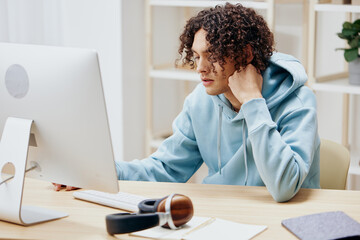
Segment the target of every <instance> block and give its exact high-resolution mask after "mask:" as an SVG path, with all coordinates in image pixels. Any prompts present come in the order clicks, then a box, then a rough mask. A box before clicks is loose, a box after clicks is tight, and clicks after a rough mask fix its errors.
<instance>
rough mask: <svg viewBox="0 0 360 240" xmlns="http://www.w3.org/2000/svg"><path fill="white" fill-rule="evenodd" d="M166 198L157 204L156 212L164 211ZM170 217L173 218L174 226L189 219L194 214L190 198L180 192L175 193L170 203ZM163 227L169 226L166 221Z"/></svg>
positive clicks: (178, 225)
mask: <svg viewBox="0 0 360 240" xmlns="http://www.w3.org/2000/svg"><path fill="white" fill-rule="evenodd" d="M165 205H166V199H162V200H161V201H160V202H159V204H158V206H157V212H166V210H165V208H166V207H165ZM170 209H171V210H170V211H171V213H170V217H171V218H172V220H173V223H174V225H175V227H180V226H182V225H184V224H185V223H187V222H188V221H190V220H191V218H192V217H193V215H194V208H193V205H192V202H191V199H190V198H189V197H187V196H185V195H182V194H175V195H174V196H173V198H172V199H171V203H170ZM163 227H166V228H169V224H168V223H166V224H165V225H164V226H163Z"/></svg>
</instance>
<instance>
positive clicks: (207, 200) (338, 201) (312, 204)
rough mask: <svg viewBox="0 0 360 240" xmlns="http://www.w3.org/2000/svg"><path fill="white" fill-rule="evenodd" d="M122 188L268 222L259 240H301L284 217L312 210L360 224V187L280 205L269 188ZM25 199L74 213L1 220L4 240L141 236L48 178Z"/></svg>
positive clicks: (209, 213) (303, 194)
mask: <svg viewBox="0 0 360 240" xmlns="http://www.w3.org/2000/svg"><path fill="white" fill-rule="evenodd" d="M120 190H121V191H124V192H129V193H134V194H140V195H144V196H146V197H149V198H160V197H163V196H165V195H168V194H170V193H173V192H176V193H181V194H185V195H187V196H189V197H190V198H191V199H192V201H193V205H194V211H195V216H205V217H219V218H222V219H226V220H231V221H235V222H239V223H246V224H258V225H266V226H268V229H267V230H265V231H264V232H262V233H261V234H259V235H258V236H256V237H255V238H254V239H296V238H295V237H294V236H293V235H292V234H291V233H290V232H288V231H287V230H286V229H285V228H284V227H282V226H281V221H282V220H283V219H286V218H291V217H296V216H302V215H306V214H312V213H319V212H326V211H339V210H340V211H344V212H345V213H346V214H348V215H349V216H351V217H352V218H354V219H355V220H357V221H359V222H360V191H349V190H346V191H344V190H319V189H317V190H315V189H301V190H300V191H299V193H298V194H297V195H296V196H295V197H294V198H293V199H292V200H291V201H289V202H287V203H276V202H275V201H274V200H273V199H272V197H271V196H270V194H269V193H268V191H267V190H266V188H265V187H244V186H222V185H204V184H192V183H187V184H181V183H150V182H129V181H120ZM23 202H24V204H25V205H36V206H40V207H45V208H50V209H54V210H58V211H63V212H67V213H68V214H69V216H68V217H66V218H63V219H59V220H55V221H50V222H46V223H41V224H37V225H34V226H29V227H23V226H19V225H15V224H11V223H7V222H2V221H0V239H132V238H134V239H140V238H137V237H136V238H135V237H130V236H128V235H127V234H125V235H116V236H115V237H113V236H109V235H108V234H107V232H106V228H105V216H106V215H107V214H111V213H116V212H120V210H117V209H114V208H109V207H104V206H101V205H97V204H92V203H88V202H84V201H81V200H75V199H74V198H73V197H72V192H66V191H64V190H62V191H60V192H55V191H53V188H52V185H51V184H50V183H48V182H44V181H39V180H34V179H26V182H25V191H24V198H23Z"/></svg>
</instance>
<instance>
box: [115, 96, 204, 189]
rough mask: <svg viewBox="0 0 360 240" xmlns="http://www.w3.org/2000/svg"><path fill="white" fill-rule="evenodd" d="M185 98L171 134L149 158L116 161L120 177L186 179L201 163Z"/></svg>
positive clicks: (175, 180)
mask: <svg viewBox="0 0 360 240" xmlns="http://www.w3.org/2000/svg"><path fill="white" fill-rule="evenodd" d="M188 110H189V105H188V101H185V104H184V108H183V110H182V112H181V113H180V114H179V115H178V116H177V118H176V119H175V120H174V122H173V126H172V127H173V135H172V136H170V137H169V138H167V139H166V140H165V141H164V142H163V143H162V144H161V145H160V147H159V148H158V150H157V151H156V152H155V153H153V154H152V155H151V156H150V157H148V158H145V159H142V160H133V161H131V162H123V161H122V162H120V161H119V162H116V167H117V173H118V178H119V180H136V181H157V182H186V181H187V180H188V179H189V178H190V177H191V176H192V175H193V174H194V173H195V172H196V171H197V170H198V169H199V168H200V166H201V165H202V163H203V160H202V158H201V155H200V152H199V149H198V146H197V142H196V139H195V136H194V131H193V128H192V124H191V117H190V114H189V111H188Z"/></svg>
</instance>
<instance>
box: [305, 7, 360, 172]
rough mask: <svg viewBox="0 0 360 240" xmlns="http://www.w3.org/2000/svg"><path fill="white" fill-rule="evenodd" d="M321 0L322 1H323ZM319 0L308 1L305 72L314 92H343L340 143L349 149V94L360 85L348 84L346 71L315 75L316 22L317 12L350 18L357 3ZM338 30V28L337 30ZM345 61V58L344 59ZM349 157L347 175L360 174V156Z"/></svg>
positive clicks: (356, 10) (357, 92) (359, 10)
mask: <svg viewBox="0 0 360 240" xmlns="http://www.w3.org/2000/svg"><path fill="white" fill-rule="evenodd" d="M323 1H324V0H323ZM323 1H322V2H323ZM322 2H321V1H320V0H310V2H309V13H308V16H309V32H308V54H307V57H308V60H307V72H308V76H309V83H310V86H311V88H312V89H313V90H315V92H330V93H340V94H343V112H342V140H341V142H342V144H343V145H344V146H345V147H347V148H349V149H350V150H351V147H350V146H349V142H348V139H349V111H350V108H349V104H350V100H349V98H350V95H360V86H357V85H350V84H349V80H348V77H347V73H336V74H332V75H329V76H325V77H324V76H316V74H315V72H316V69H315V59H316V52H317V51H316V27H317V26H316V24H317V14H318V13H326V12H337V13H344V15H346V16H347V19H348V20H350V21H352V20H351V17H352V15H353V14H358V13H360V6H359V5H350V4H330V3H322ZM339 31H340V30H339ZM344 63H345V60H344ZM351 155H352V158H351V164H350V168H349V175H360V166H359V161H360V156H354V155H353V154H351Z"/></svg>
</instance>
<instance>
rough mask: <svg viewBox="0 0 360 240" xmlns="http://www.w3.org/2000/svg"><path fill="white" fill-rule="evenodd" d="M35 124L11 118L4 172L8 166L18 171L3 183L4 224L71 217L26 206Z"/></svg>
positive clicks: (0, 149)
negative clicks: (24, 193) (25, 197)
mask: <svg viewBox="0 0 360 240" xmlns="http://www.w3.org/2000/svg"><path fill="white" fill-rule="evenodd" d="M32 124H33V120H29V119H21V118H12V117H9V118H8V119H7V121H6V123H5V127H4V131H3V134H2V138H1V142H0V170H2V169H3V168H4V166H5V165H6V164H8V165H13V167H14V168H15V173H14V176H13V177H10V178H7V179H1V180H0V182H1V184H0V199H1V201H0V220H4V221H8V222H12V223H16V224H20V225H32V224H36V223H40V222H45V221H50V220H55V219H58V218H63V217H66V216H68V215H67V214H66V213H62V212H58V211H54V210H51V209H43V208H39V207H35V206H22V196H23V189H24V180H25V172H26V169H25V168H26V161H27V154H28V148H29V139H30V131H31V126H32ZM1 172H2V171H1Z"/></svg>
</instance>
